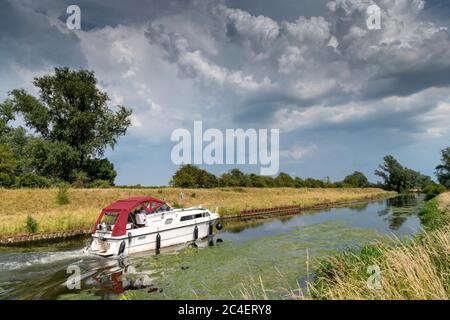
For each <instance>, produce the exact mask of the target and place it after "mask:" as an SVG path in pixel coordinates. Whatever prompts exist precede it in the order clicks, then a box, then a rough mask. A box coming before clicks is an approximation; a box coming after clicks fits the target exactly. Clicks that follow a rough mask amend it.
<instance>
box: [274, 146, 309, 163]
mask: <svg viewBox="0 0 450 320" xmlns="http://www.w3.org/2000/svg"><path fill="white" fill-rule="evenodd" d="M317 149H318V147H317V146H316V145H315V144H310V145H308V146H298V145H296V146H293V147H291V148H290V149H284V150H281V151H280V156H281V157H283V158H286V159H288V160H292V161H299V160H302V159H303V158H305V157H306V156H309V155H311V154H314V153H315V152H316V151H317Z"/></svg>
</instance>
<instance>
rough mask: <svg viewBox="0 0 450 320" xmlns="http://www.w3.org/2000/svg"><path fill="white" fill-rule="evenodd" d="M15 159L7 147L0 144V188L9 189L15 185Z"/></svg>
mask: <svg viewBox="0 0 450 320" xmlns="http://www.w3.org/2000/svg"><path fill="white" fill-rule="evenodd" d="M16 170H17V159H16V157H15V156H14V154H13V153H12V152H11V150H10V149H9V148H8V146H6V145H4V144H0V187H11V186H13V185H14V183H15V176H16Z"/></svg>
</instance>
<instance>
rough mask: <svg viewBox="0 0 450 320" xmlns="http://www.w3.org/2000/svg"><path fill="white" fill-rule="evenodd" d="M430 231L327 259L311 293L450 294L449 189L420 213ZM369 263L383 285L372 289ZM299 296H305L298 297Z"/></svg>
mask: <svg viewBox="0 0 450 320" xmlns="http://www.w3.org/2000/svg"><path fill="white" fill-rule="evenodd" d="M419 216H420V218H421V221H422V224H423V226H424V228H425V230H426V231H425V232H423V233H421V234H420V235H419V236H417V237H416V238H414V239H413V240H411V241H408V242H401V241H398V242H397V243H396V244H394V245H393V244H382V243H380V244H375V245H369V246H366V247H364V248H363V249H362V250H361V251H359V252H344V253H342V254H340V255H338V256H335V257H332V258H329V259H328V260H327V261H325V262H323V264H322V266H321V267H320V268H319V270H318V271H317V272H316V279H315V281H314V283H313V284H312V286H311V288H310V293H311V294H312V296H313V297H314V298H318V299H449V298H450V192H448V193H444V194H441V195H440V196H438V197H437V198H435V199H433V200H430V201H429V202H428V203H427V204H426V206H425V208H424V209H423V211H422V212H421V213H420V215H419ZM369 266H378V267H379V268H380V272H381V273H380V275H381V282H380V284H381V287H380V288H372V289H370V288H369V286H368V285H367V280H368V278H369V275H370V273H368V272H367V270H368V267H369ZM299 298H300V297H299Z"/></svg>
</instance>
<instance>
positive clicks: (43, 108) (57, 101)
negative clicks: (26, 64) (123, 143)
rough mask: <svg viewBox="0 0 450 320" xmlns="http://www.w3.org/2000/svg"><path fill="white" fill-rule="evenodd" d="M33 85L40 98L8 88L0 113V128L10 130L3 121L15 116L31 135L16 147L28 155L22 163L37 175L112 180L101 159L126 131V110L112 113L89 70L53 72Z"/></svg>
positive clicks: (127, 124) (127, 125) (57, 177)
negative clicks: (20, 118)
mask: <svg viewBox="0 0 450 320" xmlns="http://www.w3.org/2000/svg"><path fill="white" fill-rule="evenodd" d="M33 84H34V85H35V86H36V88H37V89H38V92H39V97H34V96H32V95H31V94H29V93H28V92H26V91H25V90H23V89H16V90H12V91H11V92H10V94H9V99H8V100H7V101H5V102H4V103H3V104H2V108H1V110H0V113H1V114H2V116H1V118H0V130H3V131H4V132H6V133H10V132H13V129H12V128H9V129H8V126H7V123H8V121H11V120H14V116H15V115H17V114H18V115H20V116H21V117H22V118H23V120H24V122H25V125H26V127H27V128H28V129H30V130H31V131H32V133H33V135H32V136H31V137H30V138H29V141H28V142H27V143H26V146H21V147H22V149H20V148H18V151H20V150H22V151H23V150H26V153H27V154H28V155H29V159H28V160H29V161H28V163H27V165H28V166H29V167H31V168H32V170H33V171H37V172H38V173H39V174H41V175H44V176H47V177H51V178H56V179H61V180H65V181H69V182H72V181H73V180H74V179H75V177H76V176H77V174H78V173H80V172H84V173H86V174H87V175H88V176H89V179H90V180H95V179H97V178H98V177H99V176H101V177H102V178H104V179H105V180H108V181H112V180H114V177H115V172H114V170H113V168H112V165H111V164H110V163H109V161H108V160H106V159H103V160H101V159H100V158H101V157H103V155H104V153H105V150H106V149H107V148H108V147H111V148H114V146H115V145H116V144H117V141H118V138H119V137H120V136H122V135H124V134H125V133H126V131H127V128H128V127H129V125H130V119H129V116H130V115H131V110H130V109H128V108H126V107H124V106H117V107H116V108H115V110H112V109H111V108H110V107H109V106H108V102H109V98H108V95H107V94H106V93H105V92H103V91H101V90H100V89H99V88H98V87H97V80H96V78H95V75H94V72H92V71H88V70H71V69H69V68H65V67H64V68H55V73H54V74H52V75H45V76H42V77H38V78H35V79H34V82H33ZM15 136H16V138H17V136H18V133H17V132H16V134H15ZM10 140H11V139H10ZM11 141H12V140H11ZM11 141H10V142H11ZM99 161H100V162H99ZM105 161H106V162H108V164H106V165H105ZM97 163H100V165H97ZM106 167H108V169H107V170H105V168H106ZM93 168H94V169H95V168H98V169H99V170H100V171H102V172H101V173H99V172H93ZM111 169H112V170H111ZM105 173H110V174H109V175H106V176H105Z"/></svg>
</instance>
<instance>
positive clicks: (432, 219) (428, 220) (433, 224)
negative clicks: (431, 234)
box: [419, 199, 450, 230]
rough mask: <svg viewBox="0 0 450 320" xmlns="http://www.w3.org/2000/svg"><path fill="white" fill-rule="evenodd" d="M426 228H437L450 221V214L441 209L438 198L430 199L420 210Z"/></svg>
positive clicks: (421, 219)
mask: <svg viewBox="0 0 450 320" xmlns="http://www.w3.org/2000/svg"><path fill="white" fill-rule="evenodd" d="M419 218H420V221H421V222H422V225H423V227H424V229H425V230H436V229H439V228H441V227H443V226H445V225H446V224H448V223H449V220H450V218H449V216H448V215H447V214H445V213H442V212H441V211H440V210H439V207H438V202H437V199H432V200H430V201H428V202H427V203H426V204H425V206H424V207H423V209H422V211H420V212H419Z"/></svg>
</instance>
